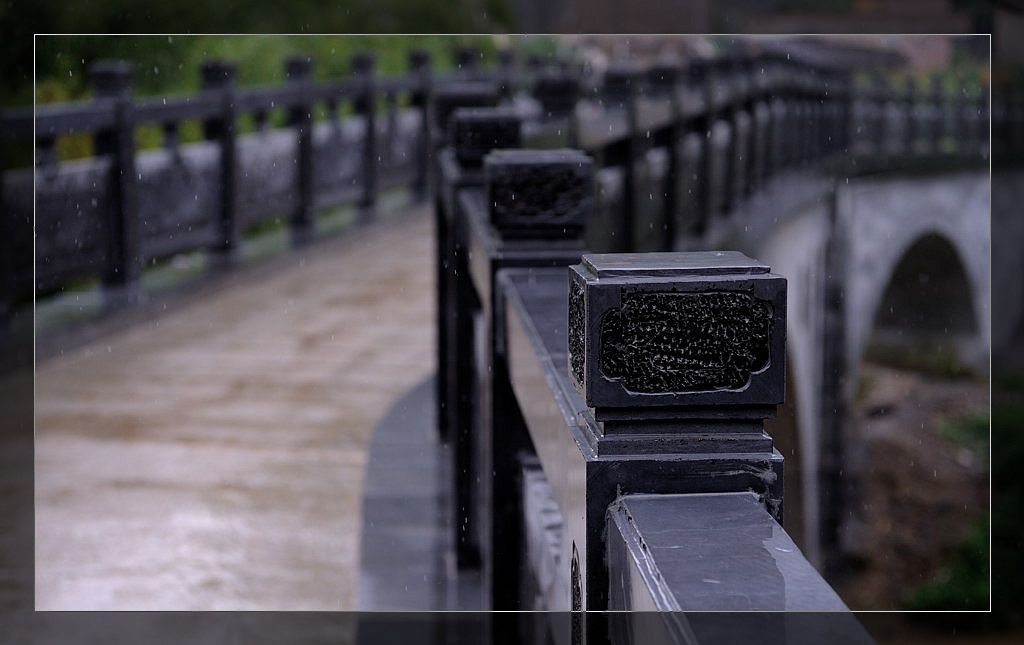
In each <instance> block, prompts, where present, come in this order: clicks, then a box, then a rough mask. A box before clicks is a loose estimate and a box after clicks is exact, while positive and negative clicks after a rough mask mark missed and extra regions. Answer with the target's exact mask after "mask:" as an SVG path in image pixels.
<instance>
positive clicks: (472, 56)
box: [452, 45, 482, 76]
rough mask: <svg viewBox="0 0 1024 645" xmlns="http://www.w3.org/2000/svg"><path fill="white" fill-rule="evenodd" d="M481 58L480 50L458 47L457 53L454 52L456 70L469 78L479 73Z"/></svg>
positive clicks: (471, 47) (470, 47) (469, 46)
mask: <svg viewBox="0 0 1024 645" xmlns="http://www.w3.org/2000/svg"><path fill="white" fill-rule="evenodd" d="M481 56H482V55H481V52H480V50H479V49H477V48H476V47H473V46H472V45H464V46H462V47H456V48H455V51H454V52H452V57H453V59H454V60H455V68H456V69H457V70H458V71H459V72H461V73H462V74H465V75H467V76H468V75H472V74H473V73H475V72H476V71H477V68H478V64H479V62H480V58H481Z"/></svg>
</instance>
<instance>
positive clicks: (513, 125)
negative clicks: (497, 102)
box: [448, 108, 522, 167]
mask: <svg viewBox="0 0 1024 645" xmlns="http://www.w3.org/2000/svg"><path fill="white" fill-rule="evenodd" d="M521 125H522V118H521V117H520V116H519V115H518V114H517V113H516V112H515V110H513V109H511V108H458V109H456V110H455V111H454V112H452V116H451V122H450V124H449V128H448V131H449V140H450V142H451V145H452V147H453V148H454V149H455V158H456V159H458V160H459V163H460V164H462V165H464V166H472V167H478V166H480V164H482V163H483V160H484V157H485V156H486V155H487V153H489V152H490V151H492V150H501V149H505V148H518V147H519V146H520V145H521V137H520V126H521Z"/></svg>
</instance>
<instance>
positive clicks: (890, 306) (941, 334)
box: [860, 230, 987, 365]
mask: <svg viewBox="0 0 1024 645" xmlns="http://www.w3.org/2000/svg"><path fill="white" fill-rule="evenodd" d="M975 301H976V298H975V294H974V289H973V286H972V285H971V280H970V277H969V275H968V271H967V268H966V266H965V264H964V261H963V259H962V257H961V255H960V252H959V251H958V250H957V248H956V246H955V244H954V242H953V241H951V240H950V239H949V238H948V237H946V236H945V235H944V234H942V233H941V232H939V231H933V230H932V231H926V232H924V233H922V234H921V235H920V236H919V237H917V238H916V239H914V240H913V241H911V242H910V243H909V244H908V245H907V246H906V248H905V249H904V250H903V252H902V253H901V254H900V255H899V256H898V259H897V261H896V262H895V263H894V266H893V269H892V272H891V273H890V276H889V279H888V281H887V282H886V284H885V285H884V287H883V288H882V289H880V290H879V291H878V293H877V295H876V300H875V305H874V307H872V309H871V310H870V311H871V312H872V315H871V320H872V322H871V326H870V328H869V329H870V332H869V334H868V336H867V339H866V340H865V342H864V345H863V352H862V355H861V356H860V358H861V360H863V359H864V358H865V356H867V355H870V354H872V353H875V354H879V353H888V354H890V355H892V354H894V353H897V352H899V351H901V350H903V351H913V352H916V353H920V354H922V358H923V359H927V360H928V361H931V362H933V363H934V362H935V361H946V362H951V361H953V360H956V361H959V362H962V363H968V364H975V365H980V364H981V363H982V361H985V362H987V352H986V351H985V348H984V347H979V343H978V336H979V331H980V325H981V322H980V319H979V315H978V312H977V311H975ZM865 313H866V312H865ZM896 358H897V359H898V360H907V359H908V357H906V356H904V357H902V358H900V357H896Z"/></svg>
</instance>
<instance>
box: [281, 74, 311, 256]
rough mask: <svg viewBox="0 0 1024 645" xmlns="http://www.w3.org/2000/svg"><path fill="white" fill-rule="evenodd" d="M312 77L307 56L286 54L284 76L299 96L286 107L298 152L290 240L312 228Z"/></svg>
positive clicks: (302, 238) (307, 235) (304, 238)
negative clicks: (296, 184) (288, 107)
mask: <svg viewBox="0 0 1024 645" xmlns="http://www.w3.org/2000/svg"><path fill="white" fill-rule="evenodd" d="M312 79H313V59H312V58H311V57H310V56H306V55H298V56H289V57H288V58H287V59H286V60H285V80H286V82H287V83H289V84H290V85H291V86H292V87H294V88H295V90H296V92H298V94H299V99H298V100H296V101H294V102H293V103H292V106H291V108H290V109H289V111H288V124H289V125H291V126H292V127H293V128H295V136H296V139H297V145H296V155H297V156H298V159H297V161H298V186H297V187H296V188H297V190H296V193H297V194H296V203H295V209H294V210H293V211H292V217H291V222H290V224H291V229H292V242H293V243H294V244H296V245H302V244H305V243H306V242H309V241H310V240H311V239H312V238H313V234H314V232H315V228H316V203H315V195H314V193H313V101H312V100H311V98H310V92H309V86H310V84H311V82H312Z"/></svg>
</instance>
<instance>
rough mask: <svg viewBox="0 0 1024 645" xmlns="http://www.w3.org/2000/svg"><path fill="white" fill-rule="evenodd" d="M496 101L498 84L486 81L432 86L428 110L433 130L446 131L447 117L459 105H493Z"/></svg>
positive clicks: (456, 82) (457, 82)
mask: <svg viewBox="0 0 1024 645" xmlns="http://www.w3.org/2000/svg"><path fill="white" fill-rule="evenodd" d="M497 103H498V86H497V85H496V84H494V83H489V82H486V81H455V82H450V83H444V84H440V85H437V86H435V87H434V91H433V94H432V95H431V102H430V110H431V115H432V118H431V121H432V124H433V127H434V131H435V132H437V133H444V132H446V131H447V127H448V119H449V117H451V114H452V112H454V111H455V110H456V109H457V108H460V107H494V106H495V105H497Z"/></svg>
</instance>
